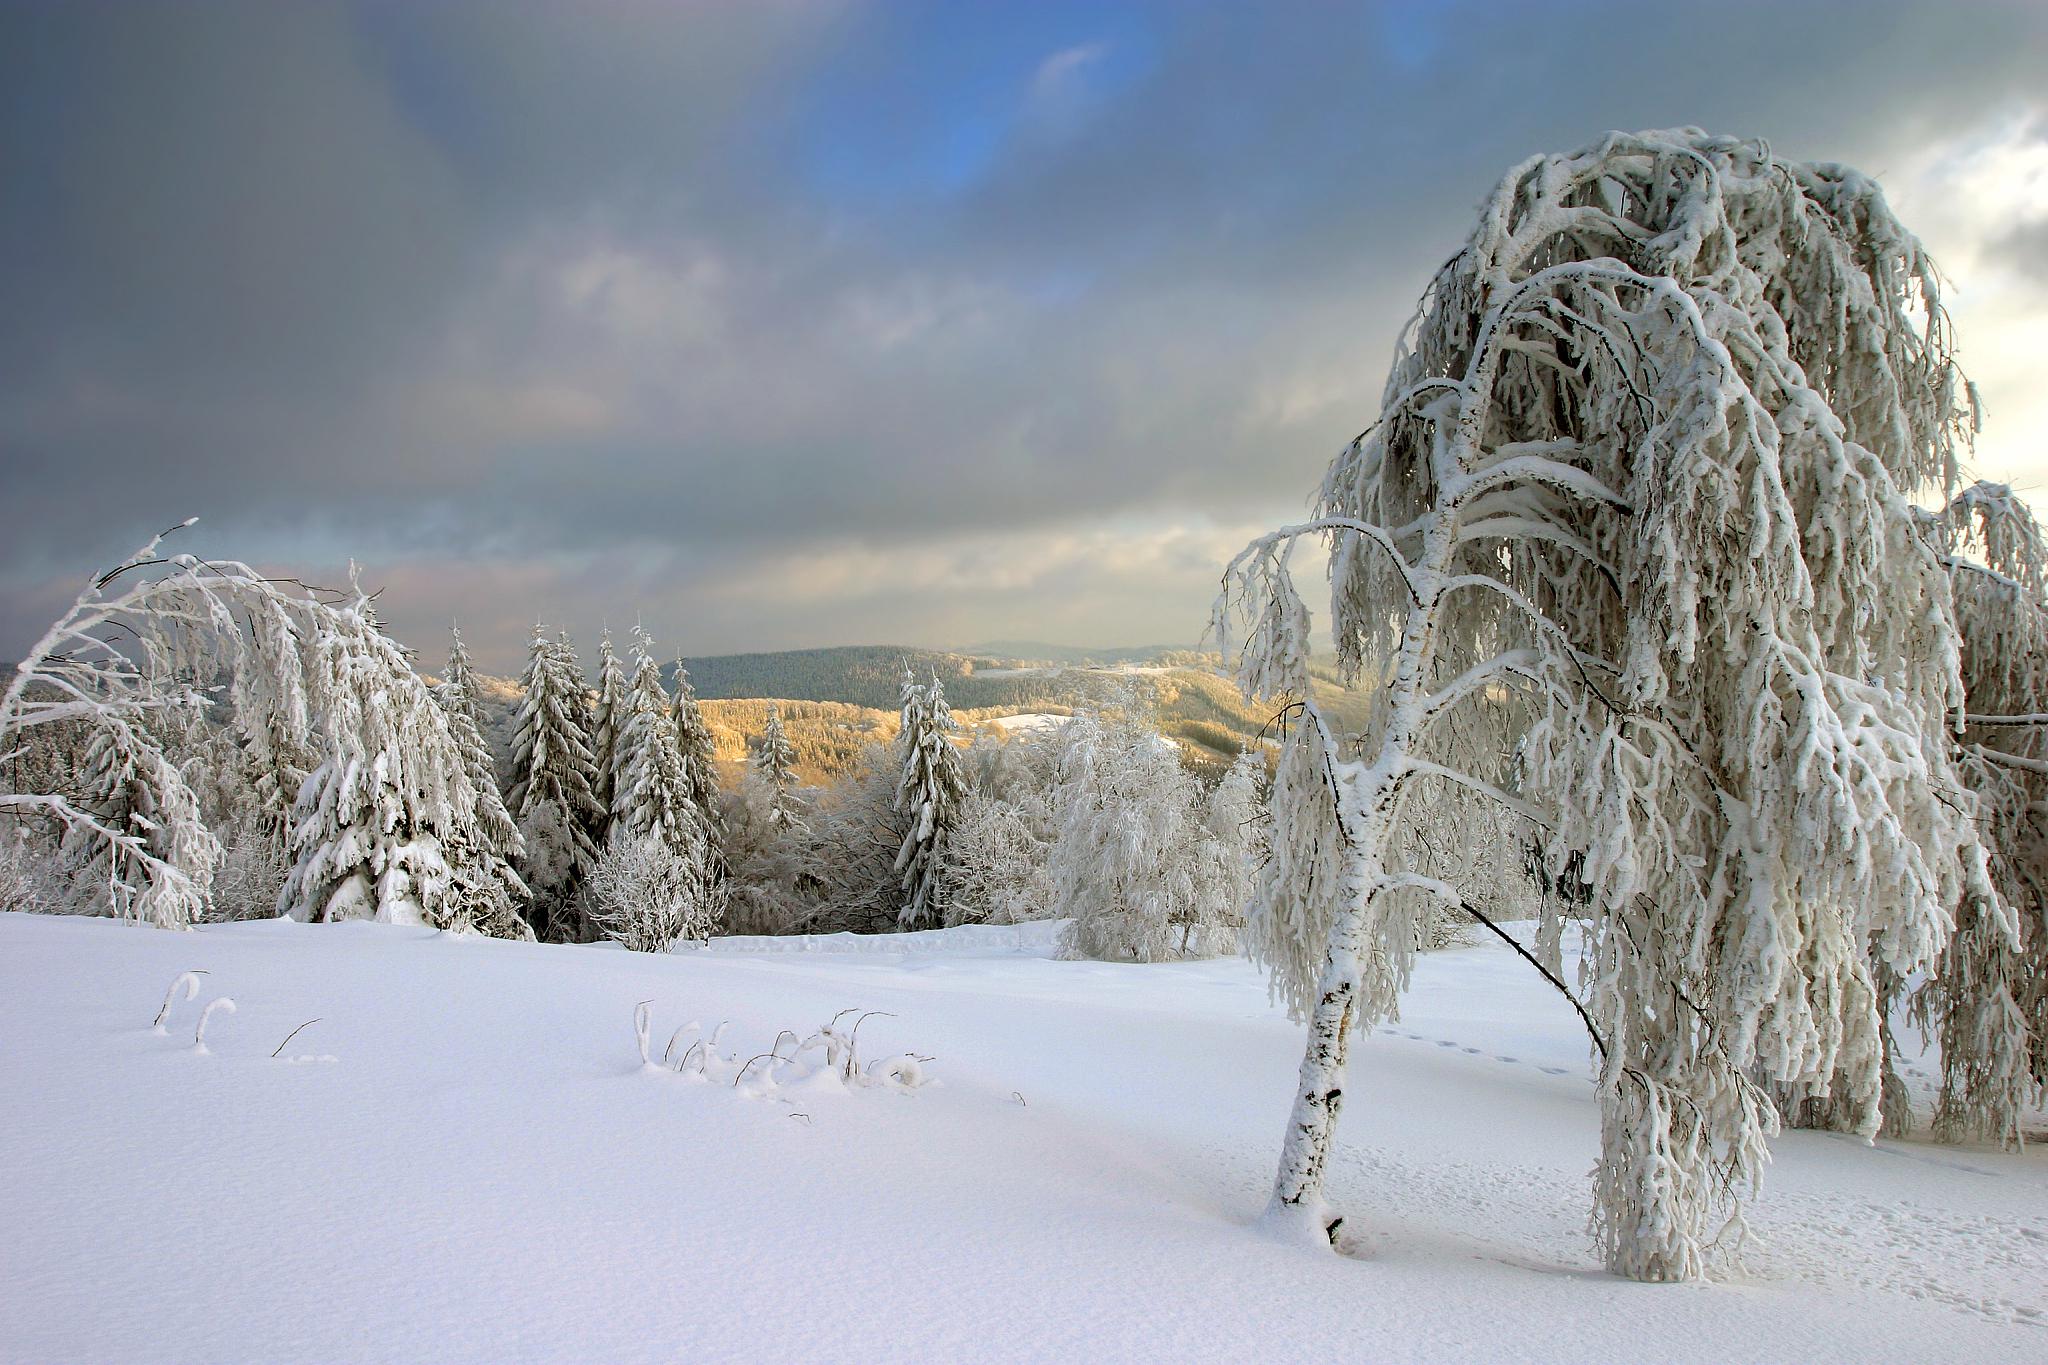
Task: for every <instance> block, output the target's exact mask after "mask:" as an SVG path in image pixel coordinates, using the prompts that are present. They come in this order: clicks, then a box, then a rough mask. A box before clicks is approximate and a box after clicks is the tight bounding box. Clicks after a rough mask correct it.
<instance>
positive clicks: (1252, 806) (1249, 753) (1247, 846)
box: [1202, 749, 1266, 928]
mask: <svg viewBox="0 0 2048 1365" xmlns="http://www.w3.org/2000/svg"><path fill="white" fill-rule="evenodd" d="M1265 785H1266V757H1265V755H1264V754H1263V753H1262V752H1260V751H1259V750H1256V749H1246V750H1244V751H1243V752H1242V753H1240V754H1238V756H1237V757H1236V759H1234V760H1233V761H1232V762H1231V765H1230V768H1229V770H1228V771H1226V772H1225V773H1224V774H1223V779H1222V780H1221V781H1220V782H1218V783H1217V784H1216V789H1215V790H1214V791H1212V792H1210V793H1209V802H1208V808H1207V810H1206V811H1205V813H1204V815H1203V819H1202V823H1203V827H1204V828H1205V829H1206V830H1207V831H1208V833H1209V837H1210V838H1211V839H1212V840H1214V841H1215V844H1216V856H1217V858H1218V859H1219V860H1220V861H1219V866H1218V868H1217V874H1216V875H1217V882H1218V885H1217V890H1216V896H1217V898H1218V900H1219V902H1220V903H1221V905H1222V906H1226V907H1228V909H1227V910H1223V911H1221V912H1220V916H1219V917H1220V918H1222V919H1224V920H1225V921H1226V922H1228V923H1229V924H1230V925H1231V926H1232V927H1234V928H1241V927H1242V926H1243V924H1244V921H1245V915H1246V912H1247V911H1248V910H1249V909H1250V907H1251V903H1252V889H1253V886H1254V885H1255V882H1256V879H1257V877H1258V871H1259V867H1260V865H1261V864H1263V863H1264V862H1265V861H1266V799H1265V791H1264V788H1265Z"/></svg>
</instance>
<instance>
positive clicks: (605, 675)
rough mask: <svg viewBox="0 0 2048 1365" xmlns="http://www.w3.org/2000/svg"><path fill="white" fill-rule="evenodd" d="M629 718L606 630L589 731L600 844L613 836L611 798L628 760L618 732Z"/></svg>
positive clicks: (622, 680) (621, 671) (599, 646)
mask: <svg viewBox="0 0 2048 1365" xmlns="http://www.w3.org/2000/svg"><path fill="white" fill-rule="evenodd" d="M627 715H628V708H627V699H626V671H625V669H623V668H622V667H620V666H619V656H618V655H617V654H616V653H614V652H613V650H612V633H611V631H610V630H606V631H605V632H604V633H603V634H601V635H599V636H598V637H597V701H596V703H595V704H594V705H593V706H592V708H591V727H590V752H591V758H592V761H593V768H594V773H593V780H592V791H591V794H592V795H593V796H595V797H596V798H597V806H598V809H599V810H601V811H603V812H604V819H603V822H602V826H601V828H600V829H598V830H596V831H594V832H593V834H592V836H591V837H592V839H593V840H594V841H595V842H597V843H599V844H602V843H605V842H606V841H607V840H608V839H609V837H610V834H611V811H612V796H613V794H614V793H615V792H617V790H618V778H619V765H620V763H621V762H622V761H623V760H624V757H625V753H624V750H623V749H621V747H620V745H619V732H620V731H621V730H623V729H624V728H625V725H626V718H627Z"/></svg>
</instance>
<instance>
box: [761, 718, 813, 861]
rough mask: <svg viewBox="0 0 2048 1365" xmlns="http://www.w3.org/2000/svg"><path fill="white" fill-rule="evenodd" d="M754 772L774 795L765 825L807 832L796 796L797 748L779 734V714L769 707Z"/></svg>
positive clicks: (780, 728)
mask: <svg viewBox="0 0 2048 1365" xmlns="http://www.w3.org/2000/svg"><path fill="white" fill-rule="evenodd" d="M754 771H755V773H757V774H758V775H759V776H760V778H761V780H762V781H763V782H765V783H767V784H768V787H769V789H770V791H771V792H772V793H773V794H772V796H771V797H770V798H769V805H768V822H769V823H770V824H772V825H777V826H780V827H781V828H783V829H785V830H788V831H789V832H790V833H791V834H801V833H803V831H804V829H805V828H806V822H805V816H804V810H803V803H802V802H800V801H799V800H797V796H796V746H795V745H793V744H791V743H790V742H789V736H788V735H786V734H784V733H783V732H782V712H781V710H780V709H779V708H778V707H777V706H776V705H775V703H774V702H770V703H768V724H767V726H766V727H765V728H764V729H763V730H762V731H761V740H760V743H758V744H756V745H755V746H754Z"/></svg>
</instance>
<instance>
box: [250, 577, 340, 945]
mask: <svg viewBox="0 0 2048 1365" xmlns="http://www.w3.org/2000/svg"><path fill="white" fill-rule="evenodd" d="M244 619H245V621H246V622H247V623H248V628H249V633H250V635H251V636H252V637H253V640H252V645H253V648H252V649H251V650H250V652H249V653H248V654H247V655H246V656H245V657H244V658H243V660H242V661H241V666H240V667H237V668H236V669H235V670H234V685H233V706H234V725H235V730H236V731H237V733H238V734H239V735H240V737H241V741H242V764H241V766H242V773H243V776H244V779H245V782H246V790H247V796H248V806H247V807H246V810H247V812H248V815H249V823H250V824H251V825H252V826H253V827H254V828H253V832H254V833H255V834H257V835H259V836H260V837H261V838H262V839H263V840H265V841H267V842H268V844H269V846H270V849H271V851H272V852H273V853H274V854H275V859H274V861H275V862H276V863H278V864H280V865H288V863H289V859H290V855H291V848H292V822H291V815H292V805H293V803H294V802H295V801H297V799H298V795H299V788H300V787H301V786H302V785H304V783H305V781H306V778H307V777H309V776H311V775H312V772H313V769H314V767H315V766H317V765H318V763H319V756H318V754H316V753H315V752H314V748H313V743H314V734H313V717H312V712H311V710H310V706H309V703H308V701H307V697H306V671H305V660H304V658H303V655H302V653H301V650H300V647H299V646H300V638H301V636H300V632H301V630H302V629H303V628H304V626H305V613H304V610H303V609H302V608H300V607H299V606H298V605H297V604H296V603H293V602H291V601H290V600H289V599H286V598H284V597H283V596H282V595H279V596H275V597H263V598H259V599H257V600H256V601H254V602H251V603H249V604H248V605H247V606H246V607H245V608H244ZM243 852H244V854H245V855H253V854H254V853H255V850H254V849H245V850H243ZM276 891H277V888H276V887H272V888H271V892H272V894H271V896H270V897H269V898H268V905H274V904H275V901H276V894H275V893H276ZM268 905H267V906H266V908H268Z"/></svg>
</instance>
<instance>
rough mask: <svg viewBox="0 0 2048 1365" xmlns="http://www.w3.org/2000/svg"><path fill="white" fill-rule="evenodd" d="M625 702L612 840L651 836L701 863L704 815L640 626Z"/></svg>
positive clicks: (650, 648) (649, 642)
mask: <svg viewBox="0 0 2048 1365" xmlns="http://www.w3.org/2000/svg"><path fill="white" fill-rule="evenodd" d="M625 703H626V714H625V723H624V725H623V726H622V727H621V729H620V731H619V755H620V762H619V768H618V782H617V787H616V790H615V791H614V792H613V795H612V820H611V826H612V842H613V843H614V844H621V843H634V842H641V841H644V840H648V839H653V840H656V841H658V842H660V843H661V844H662V845H664V846H665V847H666V848H667V849H668V850H669V851H670V852H672V853H674V854H675V855H677V856H678V857H681V858H684V859H687V860H688V861H690V862H692V863H695V864H698V865H700V866H701V865H702V864H703V862H704V859H705V854H706V851H707V844H708V840H707V838H706V830H705V825H704V819H703V815H702V812H700V811H699V809H698V807H697V803H696V802H695V801H693V800H692V799H691V791H690V774H689V769H688V767H687V765H686V764H685V763H684V761H683V753H682V747H681V745H680V744H679V743H678V742H677V737H676V730H675V726H674V723H673V721H672V720H671V716H670V708H669V698H668V694H667V693H666V692H665V691H664V690H663V689H662V685H661V666H660V665H659V664H657V663H655V662H654V642H653V640H652V639H650V638H649V636H648V634H647V632H646V631H645V630H644V629H636V630H635V631H634V632H633V679H632V682H631V683H630V684H629V686H628V689H627V693H626V698H625Z"/></svg>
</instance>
